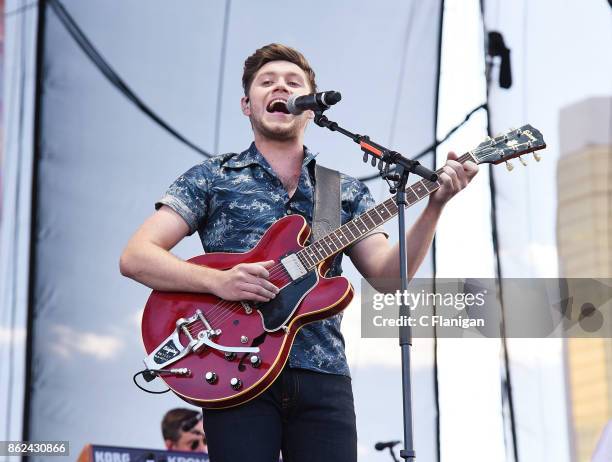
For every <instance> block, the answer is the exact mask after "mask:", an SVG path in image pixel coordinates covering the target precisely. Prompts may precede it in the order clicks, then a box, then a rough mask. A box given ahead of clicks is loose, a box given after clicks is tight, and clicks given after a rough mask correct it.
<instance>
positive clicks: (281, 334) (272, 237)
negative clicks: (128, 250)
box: [142, 125, 546, 409]
mask: <svg viewBox="0 0 612 462" xmlns="http://www.w3.org/2000/svg"><path fill="white" fill-rule="evenodd" d="M544 147H546V145H545V144H544V141H543V139H542V135H541V134H540V133H539V132H538V131H537V130H536V129H534V128H533V127H531V126H529V125H525V126H523V127H521V128H520V129H517V130H511V131H509V132H507V133H505V134H503V135H500V136H498V137H495V138H490V139H487V140H486V141H484V142H483V143H481V144H480V145H479V146H478V147H477V148H476V149H474V150H473V151H470V152H468V153H466V154H464V155H463V156H461V157H460V158H459V159H458V161H459V162H465V161H467V160H471V161H474V162H476V163H493V164H498V163H501V162H503V161H507V160H509V159H512V158H515V157H519V156H521V155H523V154H526V153H528V152H532V151H536V150H539V149H543V148H544ZM534 157H535V158H536V160H539V157H538V156H537V155H536V154H534ZM521 161H522V159H521ZM438 187H439V184H438V183H437V182H430V181H427V180H421V181H419V182H416V183H414V184H413V185H411V186H410V187H408V188H407V190H406V196H407V200H408V202H409V205H412V204H414V203H415V202H417V201H419V200H420V199H423V198H424V197H426V196H428V195H429V194H431V193H432V192H433V191H435V190H436V189H437V188H438ZM396 214H397V206H396V204H395V202H394V199H393V198H390V199H387V200H386V201H384V202H383V203H381V204H378V205H377V206H375V207H373V208H371V209H370V210H368V211H367V212H365V213H363V214H362V215H360V216H359V217H357V218H355V219H353V220H352V221H350V222H348V223H346V224H344V225H342V226H341V227H339V228H338V229H336V230H335V231H333V232H331V233H329V234H328V235H326V236H324V237H323V238H321V239H319V240H317V241H316V242H313V243H311V244H309V245H307V246H306V245H305V244H306V241H307V240H308V237H309V236H310V228H309V227H308V225H307V223H306V221H305V219H304V218H302V217H301V216H298V215H290V216H287V217H284V218H282V219H280V220H278V221H277V222H275V223H274V224H273V225H272V226H271V227H270V228H268V230H267V231H266V232H265V233H264V235H263V236H262V238H261V240H260V241H259V243H258V244H257V245H256V246H255V247H254V248H253V249H251V250H250V251H248V252H245V253H209V254H205V255H201V256H198V257H195V258H192V259H191V260H189V261H190V262H192V263H195V264H198V265H205V266H208V267H211V268H216V269H219V270H227V269H230V268H232V267H234V266H236V265H238V264H240V263H254V262H260V261H267V260H274V261H275V264H274V265H273V266H272V267H271V268H269V269H268V271H269V273H270V279H269V280H270V282H272V283H273V284H274V285H276V286H277V287H278V288H279V289H281V290H280V291H279V293H278V294H277V296H276V297H275V298H274V299H272V300H271V301H270V302H267V303H252V302H230V301H226V300H222V299H219V298H218V297H216V296H214V295H211V294H194V293H176V292H161V291H153V292H152V293H151V296H150V297H149V300H148V301H147V304H146V306H145V310H144V314H143V319H142V336H143V341H144V346H145V349H146V352H147V357H146V358H145V360H144V362H145V365H146V367H147V370H148V371H149V373H151V374H155V375H158V376H160V377H161V378H162V379H163V380H164V381H165V382H166V384H167V385H168V386H169V387H170V389H171V390H172V391H173V392H174V393H176V394H177V395H178V396H179V397H181V398H182V399H184V400H185V401H187V402H189V403H192V404H194V405H196V406H201V407H204V408H209V409H215V408H226V407H232V406H236V405H239V404H242V403H245V402H247V401H249V400H251V399H253V398H254V397H256V396H257V395H259V394H260V393H262V392H263V391H264V390H265V389H266V388H268V387H269V386H270V385H271V384H272V383H273V382H274V380H275V379H276V378H277V377H278V375H279V374H280V372H281V370H282V368H283V367H284V365H285V363H286V361H287V358H288V356H289V351H290V349H291V345H292V344H293V340H294V338H295V335H296V334H297V332H298V330H299V329H300V327H302V326H303V325H304V324H306V323H309V322H313V321H318V320H320V319H323V318H327V317H329V316H332V315H334V314H336V313H339V312H340V311H341V310H343V309H344V308H345V307H346V306H347V305H348V304H349V303H350V301H351V299H352V297H353V288H352V286H351V284H350V283H349V281H348V280H347V279H346V278H344V277H341V276H338V277H326V272H327V270H328V269H329V265H330V264H331V261H332V259H333V256H334V255H336V254H337V253H338V252H341V251H342V250H343V249H345V248H346V247H348V246H349V245H351V244H352V243H354V242H356V241H358V240H359V239H360V238H361V237H363V236H364V235H366V234H367V233H368V232H370V231H371V230H373V229H375V228H377V227H379V226H380V225H382V224H383V223H385V222H387V221H389V220H391V219H392V218H393V217H395V215H396Z"/></svg>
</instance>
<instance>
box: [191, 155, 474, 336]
mask: <svg viewBox="0 0 612 462" xmlns="http://www.w3.org/2000/svg"><path fill="white" fill-rule="evenodd" d="M483 149H484V148H483ZM475 151H476V150H474V151H473V152H475ZM470 157H471V155H470V153H466V154H464V155H463V156H461V157H459V158H458V159H457V161H458V162H463V161H466V160H467V159H469V158H470ZM441 172H442V168H440V169H438V170H437V171H436V173H441ZM424 181H425V180H421V181H420V182H417V183H414V184H412V185H410V186H408V188H409V189H411V190H412V192H413V193H414V195H415V197H416V198H417V200H416V201H414V202H413V203H412V204H410V205H413V204H414V203H416V202H418V201H419V200H421V199H424V198H425V197H427V196H428V195H429V194H431V193H433V192H434V191H435V190H436V189H437V188H439V187H440V184H439V183H438V182H436V183H435V185H436V188H435V189H433V190H431V191H430V190H429V189H428V188H427V187H425V189H426V191H427V194H425V195H424V196H422V197H419V195H418V194H417V193H416V192H415V191H414V190H413V187H414V186H415V185H418V183H424ZM391 199H392V198H391ZM388 200H389V199H387V200H386V201H384V202H383V204H384V203H386V202H387V201H388ZM374 209H375V207H373V208H371V209H370V210H368V211H367V212H365V213H370V212H371V211H372V210H374ZM365 213H364V215H365ZM378 215H379V216H380V214H378ZM391 215H392V216H390V217H389V218H388V219H387V221H388V220H390V219H391V218H392V217H393V216H395V212H393V213H392V214H391ZM359 218H361V215H360V216H359V217H356V218H355V220H357V219H359ZM367 218H369V219H370V221H372V222H373V223H374V224H376V222H375V221H374V220H373V218H372V217H370V216H368V217H367ZM381 218H382V216H381ZM361 221H362V224H363V225H365V226H366V227H367V225H366V223H365V222H364V220H363V219H362V220H361ZM351 222H353V220H351ZM351 222H348V223H346V225H348V224H349V223H351ZM382 223H384V221H383V222H381V223H379V224H376V225H377V226H380V224H382ZM341 228H342V227H340V228H338V230H340V229H341ZM346 229H347V230H348V231H349V232H350V229H349V228H348V227H347V228H346ZM338 230H335V231H333V232H332V233H330V234H328V235H327V236H324V237H323V238H321V239H320V240H319V241H317V242H322V241H324V239H326V238H329V239H330V243H326V242H324V244H326V245H327V247H329V248H330V249H332V246H331V245H330V244H333V245H334V247H336V250H335V251H333V253H332V254H330V255H329V256H324V258H323V259H318V260H315V263H314V265H313V268H314V267H316V266H317V265H318V264H319V263H321V262H322V261H324V260H326V259H327V258H329V257H331V256H332V255H334V254H337V253H338V252H340V251H341V250H342V249H343V248H345V247H347V246H348V245H350V244H351V243H352V242H351V243H349V244H347V245H345V246H344V247H341V248H337V247H338V246H337V245H336V244H335V243H334V242H333V239H332V238H331V236H332V235H333V234H334V233H336V232H337V231H338ZM351 234H353V238H354V240H357V239H359V238H360V237H361V236H359V237H357V238H355V237H354V233H352V232H351ZM339 242H341V241H339ZM313 244H314V243H313ZM311 245H312V244H311ZM306 248H308V246H307V247H304V248H303V249H300V250H299V251H298V252H296V254H297V253H299V252H302V251H303V250H304V249H306ZM325 252H326V251H325V249H323V252H319V253H321V254H322V255H325ZM315 256H316V255H315ZM298 258H299V257H298ZM310 259H311V260H312V257H310ZM304 261H306V262H307V260H306V259H304ZM310 269H312V268H310ZM283 270H285V267H284V265H283V264H282V263H279V264H277V265H275V266H273V267H272V268H271V269H270V270H269V272H268V273H269V279H274V278H278V277H284V276H287V274H286V273H287V272H286V270H285V274H282V273H283ZM280 282H281V283H285V284H286V285H285V286H283V287H279V290H282V289H283V288H284V287H286V286H287V285H288V284H289V283H290V282H291V280H289V281H282V280H281V281H280ZM240 308H243V309H244V307H243V306H242V304H241V303H240V302H235V301H227V300H222V301H221V302H219V303H217V304H216V305H214V306H213V307H211V309H210V310H209V313H207V314H208V315H209V316H214V315H215V314H218V316H217V317H211V319H210V321H209V324H210V325H211V327H212V325H213V323H214V324H216V325H221V324H223V323H224V322H225V321H227V320H228V319H229V318H231V317H232V316H233V314H234V313H236V312H237V311H236V309H237V310H238V311H239V310H240ZM198 323H200V324H202V329H200V330H195V329H197V327H198ZM194 324H196V326H195V329H194V330H190V329H189V328H190V327H192V326H193V325H194ZM187 329H188V330H189V331H190V333H191V334H192V335H197V334H198V333H199V332H202V331H203V330H206V326H205V325H204V324H203V323H202V322H201V320H199V319H197V320H195V321H193V322H191V323H188V324H187Z"/></svg>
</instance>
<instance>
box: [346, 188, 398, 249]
mask: <svg viewBox="0 0 612 462" xmlns="http://www.w3.org/2000/svg"><path fill="white" fill-rule="evenodd" d="M350 183H351V184H350V185H349V187H348V189H347V190H348V191H349V192H350V193H351V197H350V198H349V197H347V201H348V202H349V204H350V210H351V218H350V219H351V220H352V219H354V218H357V217H358V216H359V215H361V214H362V213H364V212H366V211H368V210H369V209H371V208H372V207H374V206H375V205H376V203H375V202H374V198H373V197H372V193H370V190H369V188H368V187H367V186H366V185H365V184H364V183H362V182H361V181H359V180H357V179H354V178H350ZM343 199H344V198H343ZM374 234H382V235H384V236H385V238H387V239H388V238H389V234H387V232H386V231H385V230H384V229H383V227H382V226H379V227H378V228H375V229H373V230H371V231H369V232H368V233H366V234H365V235H364V236H362V237H361V238H359V239H358V240H357V241H355V242H354V243H353V244H351V245H350V246H349V247H347V248H346V249H345V253H346V252H349V251H350V249H351V248H352V247H353V246H354V245H355V244H357V243H358V242H361V241H363V240H364V239H366V238H367V237H369V236H372V235H374Z"/></svg>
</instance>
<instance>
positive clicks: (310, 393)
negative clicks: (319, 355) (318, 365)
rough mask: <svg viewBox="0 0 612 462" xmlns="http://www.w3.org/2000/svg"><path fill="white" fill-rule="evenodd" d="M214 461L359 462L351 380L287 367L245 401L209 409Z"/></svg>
mask: <svg viewBox="0 0 612 462" xmlns="http://www.w3.org/2000/svg"><path fill="white" fill-rule="evenodd" d="M203 412H204V432H205V433H206V439H207V441H208V453H209V455H210V460H211V462H243V461H244V462H247V461H248V462H277V461H278V459H279V454H280V452H281V449H282V454H283V461H284V462H306V461H308V462H336V461H337V462H356V460H357V429H356V426H355V410H354V404H353V391H352V388H351V379H350V378H349V377H347V376H344V375H334V374H323V373H319V372H313V371H309V370H305V369H291V368H289V367H285V369H284V370H283V371H282V372H281V374H280V376H279V377H278V378H277V379H276V381H275V382H274V383H273V384H272V386H271V387H269V388H268V389H267V390H266V391H264V392H263V393H262V394H261V395H259V396H258V397H257V398H255V399H253V400H251V401H249V402H248V403H245V404H243V405H240V406H237V407H234V408H229V409H218V410H211V409H205V410H204V411H203Z"/></svg>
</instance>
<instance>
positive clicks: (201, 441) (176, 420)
mask: <svg viewBox="0 0 612 462" xmlns="http://www.w3.org/2000/svg"><path fill="white" fill-rule="evenodd" d="M161 431H162V436H163V437H164V444H165V445H166V449H168V450H171V451H189V452H207V449H208V448H207V445H206V435H205V434H204V427H203V425H202V414H201V413H200V412H199V411H194V410H193V409H186V408H176V409H170V410H169V411H168V412H166V414H165V415H164V418H163V419H162V422H161Z"/></svg>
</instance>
